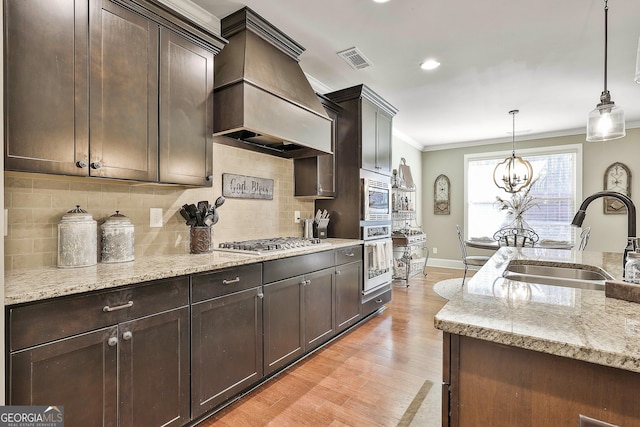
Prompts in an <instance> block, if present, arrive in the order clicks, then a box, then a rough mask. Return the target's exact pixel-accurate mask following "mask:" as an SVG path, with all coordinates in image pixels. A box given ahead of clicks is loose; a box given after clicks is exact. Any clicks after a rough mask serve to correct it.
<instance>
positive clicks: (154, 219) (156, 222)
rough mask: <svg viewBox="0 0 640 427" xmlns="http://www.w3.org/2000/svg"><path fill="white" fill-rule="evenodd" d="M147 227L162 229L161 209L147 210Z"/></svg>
mask: <svg viewBox="0 0 640 427" xmlns="http://www.w3.org/2000/svg"><path fill="white" fill-rule="evenodd" d="M149 227H151V228H160V227H162V208H150V209H149Z"/></svg>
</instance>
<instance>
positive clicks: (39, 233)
mask: <svg viewBox="0 0 640 427" xmlns="http://www.w3.org/2000/svg"><path fill="white" fill-rule="evenodd" d="M57 235H58V227H57V226H56V225H55V224H33V223H29V224H13V225H10V226H9V236H8V237H9V238H11V239H37V238H50V237H56V236H57Z"/></svg>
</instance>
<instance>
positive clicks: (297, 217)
mask: <svg viewBox="0 0 640 427" xmlns="http://www.w3.org/2000/svg"><path fill="white" fill-rule="evenodd" d="M293 222H295V223H296V224H300V211H295V212H294V213H293Z"/></svg>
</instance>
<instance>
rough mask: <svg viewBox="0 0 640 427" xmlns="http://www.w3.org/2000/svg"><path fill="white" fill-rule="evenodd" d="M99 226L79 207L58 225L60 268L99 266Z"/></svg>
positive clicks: (71, 211)
mask: <svg viewBox="0 0 640 427" xmlns="http://www.w3.org/2000/svg"><path fill="white" fill-rule="evenodd" d="M97 227H98V224H97V223H96V221H95V220H94V219H93V217H92V216H91V214H89V213H87V211H85V210H84V209H81V208H80V206H79V205H77V206H76V208H75V209H72V210H70V211H69V212H67V213H66V214H65V215H64V216H63V217H62V219H61V220H60V222H59V223H58V267H61V268H67V267H88V266H91V265H96V264H97V259H98V228H97Z"/></svg>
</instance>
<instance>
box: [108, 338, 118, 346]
mask: <svg viewBox="0 0 640 427" xmlns="http://www.w3.org/2000/svg"><path fill="white" fill-rule="evenodd" d="M107 344H109V347H113V346H114V345H116V344H118V337H111V338H109V341H107Z"/></svg>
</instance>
